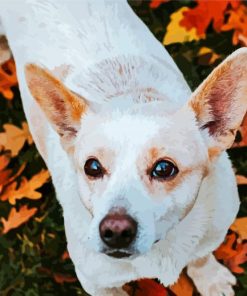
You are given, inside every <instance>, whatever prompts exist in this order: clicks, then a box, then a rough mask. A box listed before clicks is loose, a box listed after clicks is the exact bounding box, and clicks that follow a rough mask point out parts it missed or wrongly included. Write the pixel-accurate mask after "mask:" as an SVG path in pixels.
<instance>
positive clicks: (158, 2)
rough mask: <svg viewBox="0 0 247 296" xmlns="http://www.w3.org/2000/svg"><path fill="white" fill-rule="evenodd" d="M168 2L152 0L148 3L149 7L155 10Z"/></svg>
mask: <svg viewBox="0 0 247 296" xmlns="http://www.w3.org/2000/svg"><path fill="white" fill-rule="evenodd" d="M168 1H170V0H152V1H151V2H150V3H149V7H150V8H153V9H155V8H158V7H159V6H160V5H161V4H163V3H166V2H168Z"/></svg>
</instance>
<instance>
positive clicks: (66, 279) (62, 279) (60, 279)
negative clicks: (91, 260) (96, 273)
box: [53, 273, 77, 284]
mask: <svg viewBox="0 0 247 296" xmlns="http://www.w3.org/2000/svg"><path fill="white" fill-rule="evenodd" d="M53 277H54V280H55V282H57V283H58V284H64V283H75V282H76V281H77V278H75V277H73V276H70V275H65V274H61V273H55V274H54V275H53Z"/></svg>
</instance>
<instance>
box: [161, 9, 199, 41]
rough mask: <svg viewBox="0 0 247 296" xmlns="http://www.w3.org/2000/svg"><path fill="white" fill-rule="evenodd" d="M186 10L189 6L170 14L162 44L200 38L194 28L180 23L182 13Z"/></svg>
mask: <svg viewBox="0 0 247 296" xmlns="http://www.w3.org/2000/svg"><path fill="white" fill-rule="evenodd" d="M188 10H189V8H187V7H182V8H180V9H179V10H178V11H176V12H174V13H173V14H171V16H170V18H171V21H170V23H169V24H168V26H167V30H166V34H165V36H164V39H163V44H164V45H168V44H172V43H177V42H180V43H181V42H187V41H192V40H199V39H200V38H201V37H199V36H198V35H197V33H196V29H195V28H191V29H186V28H184V27H181V25H180V22H181V20H182V19H183V13H184V12H186V11H188Z"/></svg>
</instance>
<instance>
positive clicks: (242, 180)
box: [236, 175, 247, 185]
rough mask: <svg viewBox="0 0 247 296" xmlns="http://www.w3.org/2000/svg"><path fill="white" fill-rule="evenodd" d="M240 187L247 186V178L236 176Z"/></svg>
mask: <svg viewBox="0 0 247 296" xmlns="http://www.w3.org/2000/svg"><path fill="white" fill-rule="evenodd" d="M236 179H237V183H238V185H247V178H246V177H245V176H241V175H236Z"/></svg>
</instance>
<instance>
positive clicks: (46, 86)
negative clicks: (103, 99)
mask: <svg viewBox="0 0 247 296" xmlns="http://www.w3.org/2000/svg"><path fill="white" fill-rule="evenodd" d="M25 74H26V79H27V84H28V87H29V89H30V92H31V94H32V96H33V97H34V98H35V99H36V101H37V102H38V103H39V105H40V107H41V109H42V110H43V111H44V113H45V114H46V116H47V117H48V119H49V120H50V122H51V123H52V124H53V125H54V126H55V128H56V130H57V132H58V133H59V134H60V135H61V136H63V135H64V134H67V135H68V134H69V135H74V134H75V133H76V125H77V124H78V123H79V121H80V118H81V116H82V114H83V113H84V112H85V110H86V103H85V101H84V100H83V99H82V98H79V97H78V96H76V95H75V94H74V93H72V92H71V91H70V90H68V89H67V88H66V87H65V86H64V85H63V83H62V82H61V81H59V80H58V79H57V78H56V77H54V76H53V75H52V74H51V73H50V72H49V71H48V70H46V69H43V68H41V67H39V66H36V65H34V64H28V65H27V66H26V67H25Z"/></svg>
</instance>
